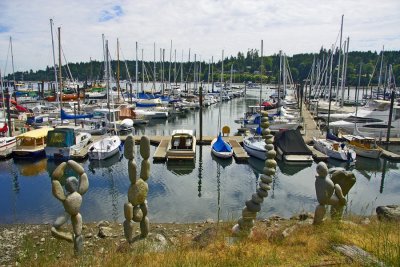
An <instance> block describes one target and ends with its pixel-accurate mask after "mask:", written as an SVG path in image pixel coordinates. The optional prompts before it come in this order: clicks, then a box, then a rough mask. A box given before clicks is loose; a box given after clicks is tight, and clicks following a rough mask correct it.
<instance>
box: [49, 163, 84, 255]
mask: <svg viewBox="0 0 400 267" xmlns="http://www.w3.org/2000/svg"><path fill="white" fill-rule="evenodd" d="M67 166H69V167H70V168H71V169H72V170H74V171H75V172H76V173H78V175H79V180H78V179H77V178H76V177H73V176H71V177H68V178H67V179H66V182H65V190H66V191H67V194H65V193H64V189H63V187H62V185H61V183H60V179H61V178H62V177H63V175H64V171H65V168H66V167H67ZM51 184H52V191H53V195H54V196H55V197H56V198H57V199H58V200H60V201H61V202H62V204H63V206H64V209H65V214H64V215H63V216H61V217H59V218H57V220H56V221H55V222H54V224H53V227H52V228H51V232H52V234H53V235H54V236H55V237H57V238H60V239H64V240H67V241H69V242H74V250H75V253H76V254H80V253H81V252H82V250H83V236H82V223H83V222H82V215H81V214H80V213H79V210H80V207H81V204H82V195H83V194H85V193H86V191H87V190H88V189H89V179H88V177H87V175H86V173H85V171H84V169H83V167H82V166H81V165H79V164H78V163H76V162H75V161H73V160H69V161H68V162H63V163H61V164H60V165H59V166H58V167H57V168H56V169H55V170H54V172H53V174H52V181H51ZM69 218H71V223H72V229H73V235H71V234H69V233H66V232H63V231H61V226H62V225H64V224H65V223H66V222H67V221H68V219H69Z"/></svg>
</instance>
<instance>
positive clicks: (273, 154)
mask: <svg viewBox="0 0 400 267" xmlns="http://www.w3.org/2000/svg"><path fill="white" fill-rule="evenodd" d="M275 157H276V151H275V150H269V151H267V158H268V159H274V158H275Z"/></svg>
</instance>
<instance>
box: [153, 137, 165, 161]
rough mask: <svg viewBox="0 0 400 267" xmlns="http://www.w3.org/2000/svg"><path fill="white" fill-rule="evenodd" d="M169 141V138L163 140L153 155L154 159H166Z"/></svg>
mask: <svg viewBox="0 0 400 267" xmlns="http://www.w3.org/2000/svg"><path fill="white" fill-rule="evenodd" d="M168 143H169V139H163V140H161V142H160V144H159V145H158V147H157V149H156V151H155V152H154V155H153V159H154V160H165V159H166V157H167V147H168Z"/></svg>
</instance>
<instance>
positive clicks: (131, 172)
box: [128, 160, 137, 184]
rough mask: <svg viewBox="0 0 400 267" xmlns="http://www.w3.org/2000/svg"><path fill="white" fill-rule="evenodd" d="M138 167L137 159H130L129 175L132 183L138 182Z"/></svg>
mask: <svg viewBox="0 0 400 267" xmlns="http://www.w3.org/2000/svg"><path fill="white" fill-rule="evenodd" d="M136 168H137V165H136V161H134V160H129V161H128V176H129V180H130V181H131V184H135V183H136V178H137V173H136Z"/></svg>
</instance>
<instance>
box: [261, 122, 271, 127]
mask: <svg viewBox="0 0 400 267" xmlns="http://www.w3.org/2000/svg"><path fill="white" fill-rule="evenodd" d="M268 127H269V122H267V121H266V122H261V128H268Z"/></svg>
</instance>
